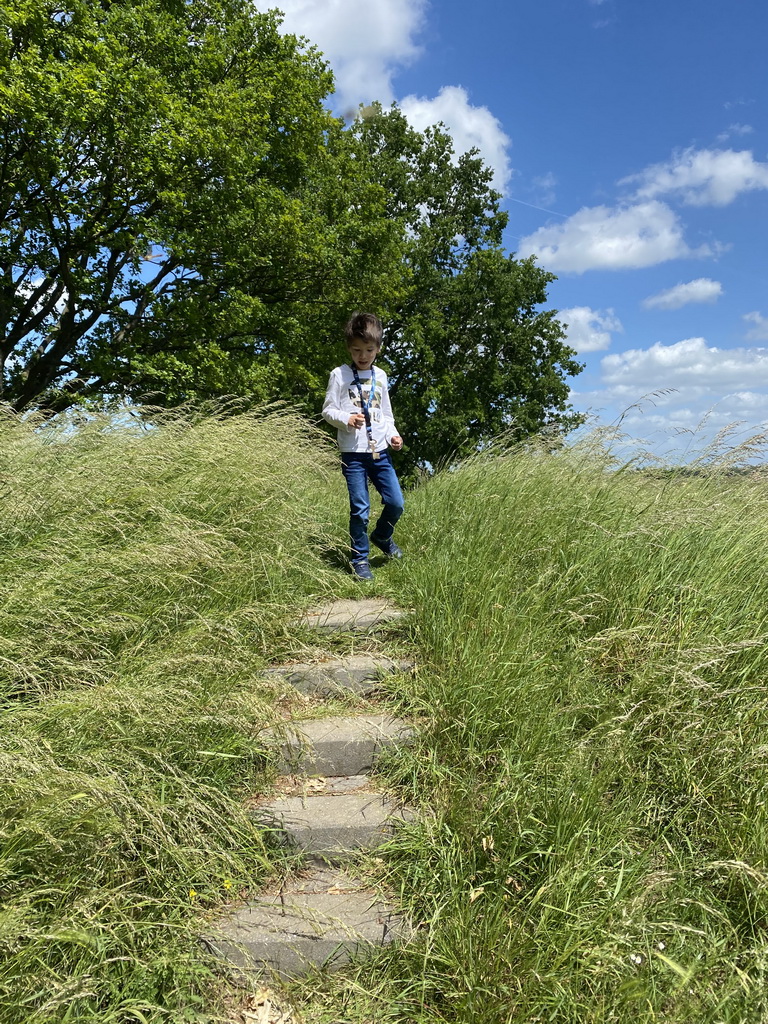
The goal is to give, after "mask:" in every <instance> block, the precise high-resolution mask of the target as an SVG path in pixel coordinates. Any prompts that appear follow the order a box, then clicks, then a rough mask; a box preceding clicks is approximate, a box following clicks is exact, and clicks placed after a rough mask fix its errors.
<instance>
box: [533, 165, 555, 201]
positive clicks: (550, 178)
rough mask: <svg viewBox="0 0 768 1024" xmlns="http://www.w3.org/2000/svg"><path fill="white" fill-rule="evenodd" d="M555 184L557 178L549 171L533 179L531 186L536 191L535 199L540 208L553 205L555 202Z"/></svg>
mask: <svg viewBox="0 0 768 1024" xmlns="http://www.w3.org/2000/svg"><path fill="white" fill-rule="evenodd" d="M556 184H557V178H556V177H555V176H554V174H553V173H552V172H551V171H547V173H546V174H540V175H539V176H538V177H537V178H534V179H533V185H534V187H535V188H536V189H537V190H538V191H537V195H536V199H537V201H538V203H539V204H540V205H541V206H554V205H555V203H556V202H557V195H556V193H555V185H556Z"/></svg>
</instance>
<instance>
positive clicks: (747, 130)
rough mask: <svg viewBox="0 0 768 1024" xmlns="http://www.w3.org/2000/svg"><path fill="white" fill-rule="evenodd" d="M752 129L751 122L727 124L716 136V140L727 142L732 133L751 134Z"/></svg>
mask: <svg viewBox="0 0 768 1024" xmlns="http://www.w3.org/2000/svg"><path fill="white" fill-rule="evenodd" d="M754 130H755V129H754V128H753V127H752V125H751V124H739V123H738V122H737V123H736V124H729V125H728V127H727V128H726V129H725V131H724V132H720V134H719V135H718V136H717V141H718V142H727V141H728V139H730V138H731V136H732V135H751V134H752V133H753V132H754Z"/></svg>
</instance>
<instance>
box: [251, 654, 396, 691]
mask: <svg viewBox="0 0 768 1024" xmlns="http://www.w3.org/2000/svg"><path fill="white" fill-rule="evenodd" d="M413 665H414V663H413V662H412V661H394V660H393V659H392V658H383V657H374V656H372V655H370V654H352V655H350V656H349V657H347V658H335V659H328V660H327V661H314V662H309V663H301V664H296V665H276V666H275V667H274V668H268V669H267V670H266V672H265V673H264V674H265V675H267V676H272V677H277V678H280V679H284V680H285V682H286V683H288V684H290V685H291V686H293V687H294V688H295V689H297V690H299V691H300V692H301V693H305V694H308V695H309V694H317V695H319V696H323V697H327V696H330V695H336V694H340V693H357V694H362V695H366V694H369V693H372V692H373V691H374V690H375V689H377V687H378V686H379V684H380V683H381V680H382V679H383V678H384V677H385V676H387V675H389V674H391V673H392V672H408V671H410V670H411V669H412V668H413Z"/></svg>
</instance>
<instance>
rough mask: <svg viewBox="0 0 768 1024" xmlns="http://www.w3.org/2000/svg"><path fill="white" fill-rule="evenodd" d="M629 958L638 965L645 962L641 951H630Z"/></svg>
mask: <svg viewBox="0 0 768 1024" xmlns="http://www.w3.org/2000/svg"><path fill="white" fill-rule="evenodd" d="M629 959H630V960H631V961H632V963H633V964H637V965H638V966H639V965H640V964H641V963H642V962H643V958H642V957H641V956H640V954H639V953H630V954H629Z"/></svg>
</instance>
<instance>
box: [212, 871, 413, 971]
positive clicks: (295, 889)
mask: <svg viewBox="0 0 768 1024" xmlns="http://www.w3.org/2000/svg"><path fill="white" fill-rule="evenodd" d="M403 932H404V926H403V924H402V922H401V921H400V919H398V917H397V916H396V915H395V914H394V912H393V910H392V908H391V906H389V905H388V904H386V903H384V902H382V901H379V900H377V898H376V897H375V895H374V894H373V893H372V892H370V891H369V890H365V889H361V888H360V887H359V886H358V885H356V884H355V882H354V880H351V879H350V878H349V877H348V876H346V875H344V874H341V873H335V872H332V871H331V870H329V869H325V870H320V871H319V872H318V873H317V874H316V875H315V876H311V877H310V878H309V879H308V880H307V879H305V880H301V881H299V882H298V883H294V884H293V885H290V886H288V887H286V888H285V889H283V890H282V891H281V892H279V893H277V894H275V895H273V896H270V897H267V898H265V899H263V900H260V901H259V902H254V903H252V904H249V905H248V906H245V907H242V908H241V909H240V910H237V911H235V912H234V913H232V914H231V915H230V916H229V917H227V918H226V919H223V920H221V921H219V922H218V923H217V925H216V926H215V928H214V929H213V930H212V932H211V933H210V934H209V935H207V936H206V937H205V941H206V944H207V945H208V946H209V947H210V948H211V949H212V950H213V952H214V953H215V954H216V955H218V956H219V957H220V958H221V959H223V960H225V961H227V962H228V963H229V964H230V965H231V966H233V967H236V968H239V969H241V970H244V971H265V970H266V971H271V972H274V973H276V974H279V975H281V976H282V977H284V978H295V977H301V976H302V975H304V974H306V973H308V972H309V971H310V970H311V969H312V968H313V967H323V968H324V969H325V970H332V969H334V968H336V967H339V966H341V964H343V963H344V962H345V961H346V960H348V959H349V957H350V956H352V955H354V954H356V953H359V952H361V951H363V950H365V949H366V948H368V949H370V948H372V947H375V946H381V945H383V944H384V943H387V942H390V941H392V939H394V938H396V937H397V936H398V935H401V934H403Z"/></svg>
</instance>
